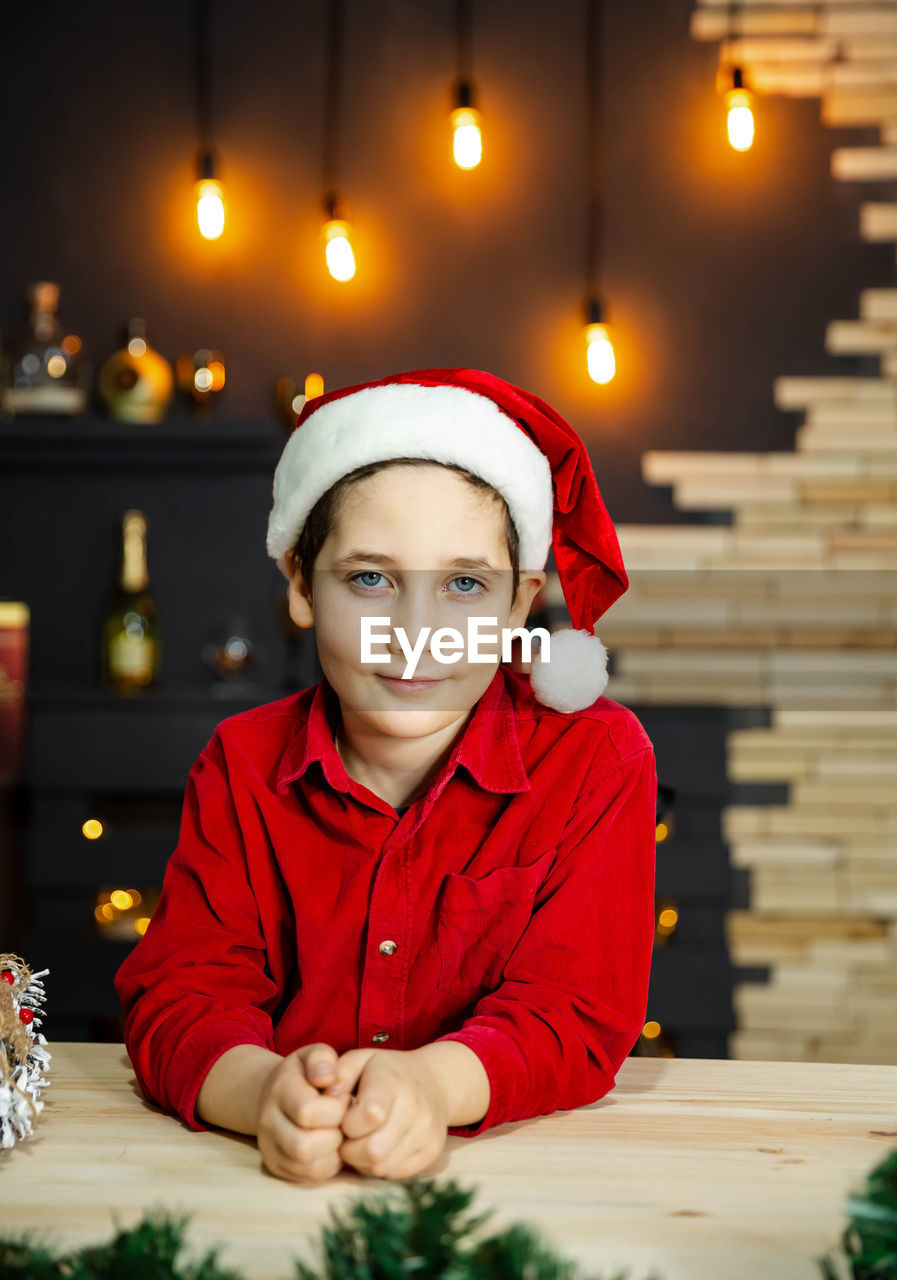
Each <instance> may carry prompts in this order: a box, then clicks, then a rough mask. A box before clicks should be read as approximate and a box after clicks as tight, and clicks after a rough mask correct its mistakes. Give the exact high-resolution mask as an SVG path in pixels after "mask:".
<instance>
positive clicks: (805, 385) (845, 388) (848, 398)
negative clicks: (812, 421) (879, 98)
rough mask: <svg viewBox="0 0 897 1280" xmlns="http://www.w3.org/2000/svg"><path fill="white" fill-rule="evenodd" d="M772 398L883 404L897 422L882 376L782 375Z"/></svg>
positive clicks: (802, 404)
mask: <svg viewBox="0 0 897 1280" xmlns="http://www.w3.org/2000/svg"><path fill="white" fill-rule="evenodd" d="M895 152H897V148H895ZM773 398H774V400H775V405H776V408H777V409H806V408H808V407H810V406H811V405H817V404H824V403H826V402H829V403H830V402H832V401H839V402H841V403H843V404H845V405H847V404H851V405H860V404H864V405H872V404H874V405H878V406H882V407H885V406H886V407H887V410H888V412H889V414H890V416H891V419H892V420H894V421H897V412H895V410H897V389H895V388H894V386H893V384H892V383H890V382H889V381H888V380H887V379H886V378H863V377H856V378H836V377H832V378H802V377H792V376H787V375H786V376H782V377H778V378H775V379H774V380H773Z"/></svg>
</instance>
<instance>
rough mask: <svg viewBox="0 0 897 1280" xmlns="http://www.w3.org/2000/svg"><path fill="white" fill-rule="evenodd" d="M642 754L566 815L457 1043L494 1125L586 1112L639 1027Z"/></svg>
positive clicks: (653, 810)
mask: <svg viewBox="0 0 897 1280" xmlns="http://www.w3.org/2000/svg"><path fill="white" fill-rule="evenodd" d="M656 822H657V772H656V763H655V757H654V750H653V747H650V746H649V747H643V748H641V749H640V750H639V751H638V752H637V753H635V754H634V755H632V756H630V757H628V758H627V759H625V760H623V761H617V762H615V764H614V765H613V766H612V767H611V769H610V770H609V771H608V772H607V773H606V774H605V775H604V776H603V777H602V779H601V781H600V782H599V783H597V784H596V785H595V786H594V787H593V788H592V789H591V790H590V791H589V792H587V793H586V794H585V795H584V796H582V797H581V798H580V799H579V800H578V802H577V805H576V807H575V810H574V813H573V815H572V816H571V819H570V821H569V822H568V824H567V826H566V828H565V830H564V836H563V839H562V841H561V843H560V845H559V846H558V849H557V854H558V856H557V858H556V860H555V863H554V865H553V867H552V870H551V872H550V873H549V875H548V876H547V878H546V880H545V882H544V884H543V885H542V887H541V888H540V890H539V892H538V894H537V895H536V900H535V906H534V910H533V914H532V916H531V919H530V922H529V924H528V925H527V928H526V931H525V932H524V934H523V936H522V938H521V939H520V941H519V942H518V943H517V945H516V947H515V948H514V951H513V953H512V954H511V956H510V958H509V960H508V961H507V963H506V964H505V966H504V970H503V974H502V979H503V980H502V982H501V985H500V986H498V987H497V988H496V989H495V990H494V991H492V992H490V993H489V994H488V995H485V996H483V997H482V998H481V999H480V1000H479V1001H478V1002H477V1004H476V1005H475V1007H474V1010H473V1013H472V1015H471V1016H470V1017H469V1018H467V1019H465V1021H464V1022H463V1023H462V1024H461V1026H460V1027H459V1028H458V1029H457V1030H456V1031H451V1032H448V1033H447V1034H446V1035H443V1036H440V1037H439V1040H459V1041H460V1042H461V1043H462V1044H466V1045H468V1046H469V1047H470V1048H471V1049H472V1050H473V1051H474V1052H475V1053H476V1054H477V1055H478V1056H479V1058H480V1059H481V1061H482V1063H483V1065H484V1067H485V1069H486V1073H487V1075H488V1076H489V1084H490V1090H491V1095H490V1100H489V1108H488V1110H487V1112H486V1114H485V1116H484V1117H483V1118H482V1120H480V1121H479V1122H477V1123H475V1124H467V1125H454V1126H450V1127H449V1129H448V1132H449V1134H452V1135H458V1136H462V1137H473V1136H474V1135H475V1134H478V1133H482V1132H483V1131H484V1130H486V1129H489V1128H491V1127H492V1126H494V1125H498V1124H504V1123H506V1122H509V1121H514V1120H525V1119H531V1118H532V1117H534V1116H539V1115H545V1114H547V1113H550V1112H552V1111H556V1110H559V1109H563V1110H569V1109H573V1108H576V1107H581V1106H585V1105H587V1104H589V1103H593V1102H597V1101H598V1099H599V1098H602V1097H603V1096H604V1095H605V1094H606V1093H608V1092H609V1091H610V1090H611V1089H612V1088H613V1086H614V1080H615V1076H616V1074H617V1071H618V1070H619V1069H620V1066H621V1065H622V1063H623V1061H624V1059H625V1058H626V1057H627V1055H628V1054H629V1052H630V1051H631V1049H632V1048H633V1046H634V1044H635V1042H636V1041H637V1040H638V1037H639V1035H640V1034H641V1031H642V1028H643V1026H644V1019H645V1014H646V1011H647V1001H648V982H649V978H650V971H651V961H652V955H653V947H654V932H655V916H654V872H655V857H656Z"/></svg>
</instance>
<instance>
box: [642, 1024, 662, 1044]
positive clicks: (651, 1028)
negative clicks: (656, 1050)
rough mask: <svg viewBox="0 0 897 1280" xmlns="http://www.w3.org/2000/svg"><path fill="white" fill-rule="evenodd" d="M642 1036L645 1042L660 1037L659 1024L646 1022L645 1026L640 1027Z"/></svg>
mask: <svg viewBox="0 0 897 1280" xmlns="http://www.w3.org/2000/svg"><path fill="white" fill-rule="evenodd" d="M642 1035H643V1036H644V1037H645V1039H646V1040H656V1039H657V1037H658V1036H659V1035H660V1023H659V1022H653V1021H652V1022H646V1023H645V1025H644V1026H643V1027H642Z"/></svg>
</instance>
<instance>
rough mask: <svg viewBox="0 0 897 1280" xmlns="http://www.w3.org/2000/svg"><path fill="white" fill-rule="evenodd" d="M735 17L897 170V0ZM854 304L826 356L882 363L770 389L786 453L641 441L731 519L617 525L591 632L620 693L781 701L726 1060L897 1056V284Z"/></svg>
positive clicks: (734, 848)
mask: <svg viewBox="0 0 897 1280" xmlns="http://www.w3.org/2000/svg"><path fill="white" fill-rule="evenodd" d="M728 21H729V15H728V6H727V5H726V4H725V3H724V2H723V0H704V2H703V3H701V4H700V5H698V6H697V7H696V9H695V11H694V12H693V15H692V22H691V34H692V35H693V36H694V38H695V39H698V40H715V41H718V42H722V43H721V44H720V50H719V52H720V59H721V60H722V59H723V58H726V57H728V56H729V55H732V54H737V55H738V56H739V57H740V58H742V59H743V63H744V67H745V78H746V80H747V82H748V83H749V84H751V85H752V86H754V87H755V88H757V89H758V90H759V91H760V92H761V93H764V92H769V93H772V92H774V93H785V94H792V95H801V96H804V95H808V96H819V97H820V99H821V112H820V118H821V121H822V122H823V123H825V124H830V125H838V126H842V125H851V124H857V125H863V126H868V125H869V124H870V123H871V124H876V123H877V124H879V125H880V128H881V145H880V146H876V147H842V148H836V149H835V150H834V152H833V156H832V173H833V176H834V177H835V178H838V179H843V180H866V179H869V178H881V179H891V180H892V179H894V178H897V0H895V2H894V3H877V4H874V5H873V4H869V3H863V0H839V3H836V4H820V5H807V4H803V5H800V4H794V3H789V2H788V0H762V2H761V0H757V2H756V3H751V0H747V3H745V4H743V5H739V11H738V12H737V13H736V14H735V18H734V26H733V27H729V26H728ZM732 33H734V38H728V37H729V36H730V35H731V34H732ZM839 49H840V51H841V54H842V59H841V61H839V62H837V63H832V59H833V57H834V55H835V54H836V52H837V51H838V50H839ZM858 233H859V234H860V235H861V236H863V237H865V238H867V239H869V240H895V241H897V203H876V204H871V205H869V204H867V205H865V206H863V208H862V210H861V214H860V217H859V219H858ZM858 310H859V315H858V318H857V319H856V320H852V319H841V320H833V321H832V322H831V323H830V324H829V326H828V329H827V332H826V339H825V341H826V350H827V351H829V352H831V353H832V354H842V353H852V354H856V353H861V354H863V355H866V356H869V357H872V358H877V359H878V360H879V366H880V368H879V374H878V375H877V376H873V377H843V376H833V377H829V378H824V377H823V378H816V377H814V378H799V377H789V376H783V377H780V378H777V379H776V380H775V382H774V384H773V388H772V392H773V398H774V403H775V404H776V405H777V406H778V407H779V408H780V409H782V410H785V411H791V412H793V411H795V410H796V411H799V412H801V413H802V423H801V425H800V426H799V428H798V430H797V433H796V437H795V449H794V451H790V450H789V451H781V452H769V453H749V452H725V453H698V452H688V451H682V452H653V451H652V452H648V453H646V454H645V455H644V457H643V474H644V478H645V480H646V481H647V482H648V483H649V484H654V485H662V486H668V487H669V489H670V491H671V498H672V502H673V504H674V506H676V507H677V508H679V509H680V510H682V511H687V512H692V511H693V512H711V511H715V512H720V511H724V512H731V513H732V521H733V523H732V524H731V525H720V524H691V525H683V524H675V525H669V526H665V525H644V526H641V525H621V526H619V528H618V533H619V538H620V544H621V547H622V550H623V556H624V560H625V562H626V565H627V569H628V570H629V574H630V583H631V585H630V589H629V591H628V592H627V593H626V595H624V596H623V598H622V599H621V600H620V601H618V602H617V604H616V605H614V606H613V607H612V608H611V609H610V610H609V612H608V613H607V614H606V615H605V617H604V618H602V619H601V621H600V623H599V624H598V627H597V628H596V630H597V632H598V634H599V635H600V636H601V639H602V640H603V641H604V643H605V644H606V645H607V646H608V648H609V649H610V650H611V652H612V654H613V661H614V674H613V676H612V679H611V681H610V683H609V685H608V690H607V692H608V694H609V696H611V697H613V698H616V699H617V700H619V701H620V702H623V703H627V704H632V705H638V704H661V703H662V704H667V705H668V704H675V703H680V704H682V705H683V706H685V705H693V704H695V703H703V704H713V705H722V706H728V707H733V708H736V707H737V708H744V707H751V706H755V707H762V708H768V709H769V715H770V723H769V727H768V728H751V729H738V730H733V731H732V732H731V733H730V734H729V738H728V742H727V761H726V763H727V772H728V777H729V780H730V783H732V784H733V785H739V784H764V783H766V784H776V783H777V784H780V785H781V784H785V785H786V786H787V793H786V794H787V801H786V803H783V804H733V805H730V806H729V807H728V808H727V809H726V810H725V813H724V833H725V839H726V841H727V843H728V845H729V850H730V856H731V861H732V864H733V866H735V867H738V868H745V869H747V870H748V871H749V873H750V906H749V908H748V909H746V910H742V909H739V910H732V911H730V912H729V913H728V917H727V933H728V940H729V946H730V951H731V958H732V960H733V962H734V963H735V964H738V965H753V966H769V967H770V975H771V976H770V981H769V983H768V984H758V983H756V982H750V983H742V984H741V985H740V986H738V987H736V992H735V1007H736V1018H737V1030H736V1032H735V1034H734V1035H732V1036H731V1037H730V1053H731V1054H732V1056H733V1057H740V1058H765V1059H779V1060H781V1059H786V1058H787V1059H800V1060H807V1061H812V1060H817V1061H829V1062H832V1061H834V1062H870V1063H897V1026H895V1020H894V1016H893V1015H894V1013H895V1011H897V381H895V378H897V289H867V290H864V291H863V292H862V293H861V294H860V297H859V308H858ZM549 600H550V601H554V602H556V603H558V604H561V605H562V604H563V596H562V595H561V593H560V589H559V584H558V583H557V580H556V579H555V580H554V581H553V582H552V583H551V584H550V586H549ZM662 856H663V846H662V845H661V846H659V848H658V858H660V857H662Z"/></svg>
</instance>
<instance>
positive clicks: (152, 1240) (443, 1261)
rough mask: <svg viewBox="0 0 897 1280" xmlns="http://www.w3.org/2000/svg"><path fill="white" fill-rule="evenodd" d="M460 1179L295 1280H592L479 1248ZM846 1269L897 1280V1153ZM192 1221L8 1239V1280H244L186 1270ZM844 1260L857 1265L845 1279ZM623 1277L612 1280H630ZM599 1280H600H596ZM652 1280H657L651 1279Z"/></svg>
mask: <svg viewBox="0 0 897 1280" xmlns="http://www.w3.org/2000/svg"><path fill="white" fill-rule="evenodd" d="M474 1194H475V1192H474V1191H473V1190H466V1189H464V1188H462V1187H460V1186H459V1185H458V1183H457V1182H455V1181H454V1180H447V1181H445V1182H442V1183H437V1182H436V1181H435V1180H434V1179H421V1178H408V1179H405V1180H404V1181H399V1182H396V1183H394V1184H393V1185H392V1186H391V1187H390V1188H389V1189H388V1190H387V1191H386V1192H385V1193H384V1194H382V1195H380V1196H378V1197H376V1198H368V1199H357V1200H355V1201H353V1202H352V1203H351V1204H350V1206H349V1207H348V1209H347V1210H346V1211H345V1213H344V1214H342V1215H341V1214H340V1213H339V1212H338V1211H337V1210H336V1209H335V1208H333V1207H331V1209H330V1219H331V1221H330V1223H329V1224H327V1225H325V1226H323V1227H322V1229H321V1242H320V1252H321V1255H322V1268H323V1269H322V1270H320V1271H315V1270H313V1269H312V1268H311V1267H309V1266H307V1265H306V1264H305V1263H304V1262H302V1261H300V1260H299V1259H298V1258H297V1259H295V1260H294V1261H295V1267H296V1280H405V1278H413V1280H588V1278H587V1277H583V1276H581V1273H580V1272H579V1271H578V1269H577V1266H576V1264H575V1263H573V1262H570V1261H568V1260H566V1259H563V1258H561V1257H559V1256H558V1255H557V1254H555V1253H554V1251H553V1249H552V1248H551V1247H550V1245H548V1244H547V1243H546V1242H545V1241H544V1240H543V1239H542V1238H541V1236H540V1235H539V1234H538V1232H536V1231H534V1230H533V1229H532V1228H530V1227H528V1226H526V1225H525V1224H523V1223H514V1224H512V1225H511V1226H510V1227H507V1228H506V1229H505V1230H504V1231H502V1232H500V1233H498V1234H496V1235H492V1236H489V1237H487V1238H480V1239H478V1240H474V1239H473V1238H472V1237H473V1233H474V1232H475V1231H476V1229H477V1228H478V1227H480V1226H482V1225H483V1223H484V1222H486V1220H487V1219H488V1218H490V1217H491V1216H492V1212H493V1211H492V1210H486V1211H485V1212H484V1213H480V1214H477V1215H471V1216H467V1217H465V1216H464V1215H465V1213H466V1211H467V1209H468V1207H469V1205H470V1203H471V1201H472V1199H473V1197H474ZM847 1212H848V1216H849V1217H850V1222H849V1223H848V1226H847V1227H846V1228H845V1230H844V1232H843V1233H842V1236H841V1240H840V1243H841V1248H842V1249H843V1254H844V1258H843V1259H842V1258H841V1257H840V1256H836V1255H835V1254H834V1253H829V1254H826V1255H825V1256H823V1257H819V1258H817V1259H816V1261H817V1263H818V1265H819V1267H820V1270H821V1272H822V1275H823V1277H824V1280H845V1277H848V1278H849V1280H897V1149H895V1150H894V1151H892V1152H891V1153H890V1155H888V1156H887V1157H886V1158H885V1159H884V1160H883V1161H882V1162H881V1163H880V1164H878V1165H876V1166H875V1168H873V1170H872V1171H871V1173H870V1174H869V1175H868V1177H867V1179H866V1183H865V1186H864V1188H863V1190H862V1192H858V1193H855V1194H853V1195H850V1196H849V1197H848V1199H847ZM188 1220H189V1218H188V1215H184V1216H175V1215H171V1214H169V1213H168V1212H166V1211H165V1210H161V1209H157V1210H153V1211H149V1212H148V1213H146V1214H145V1215H144V1217H143V1218H142V1220H141V1221H140V1222H139V1223H138V1225H137V1226H136V1227H131V1228H129V1229H126V1230H122V1229H120V1230H119V1231H118V1232H117V1234H116V1235H115V1237H114V1238H113V1239H112V1240H111V1241H109V1242H108V1243H107V1244H101V1245H91V1246H89V1247H87V1248H84V1249H79V1250H75V1251H73V1252H70V1253H68V1254H60V1253H58V1251H57V1250H55V1249H54V1248H53V1247H52V1246H51V1245H47V1244H46V1243H38V1242H36V1241H35V1240H34V1238H33V1232H28V1231H26V1232H24V1233H21V1234H20V1235H19V1236H13V1235H3V1236H0V1278H2V1280H243V1277H242V1276H241V1275H240V1273H238V1272H236V1271H232V1270H229V1269H227V1268H225V1267H222V1266H221V1265H220V1264H219V1262H218V1254H219V1249H217V1248H215V1249H210V1250H209V1251H208V1252H207V1253H206V1254H205V1255H204V1256H203V1257H202V1258H201V1259H200V1260H199V1261H197V1262H186V1261H181V1262H179V1261H178V1255H179V1254H180V1253H181V1251H182V1250H183V1248H184V1245H185V1238H184V1237H185V1228H186V1225H187V1222H188ZM844 1259H846V1261H847V1263H848V1264H849V1266H850V1270H849V1271H845V1269H844ZM627 1276H628V1272H620V1273H618V1274H617V1275H615V1276H614V1277H611V1280H627ZM591 1280H601V1278H600V1277H597V1276H596V1277H592V1278H591ZM647 1280H659V1277H657V1276H653V1275H652V1276H649V1277H648V1278H647Z"/></svg>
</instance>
